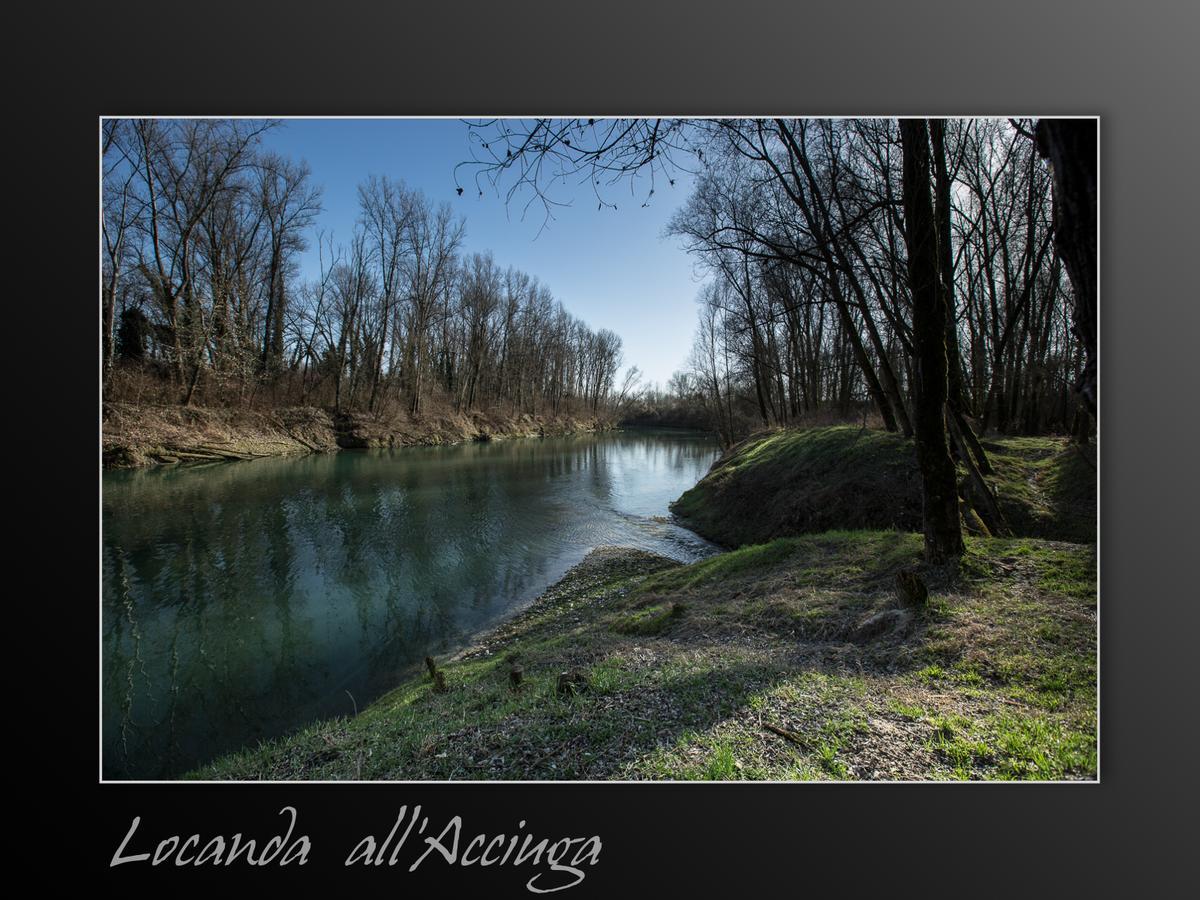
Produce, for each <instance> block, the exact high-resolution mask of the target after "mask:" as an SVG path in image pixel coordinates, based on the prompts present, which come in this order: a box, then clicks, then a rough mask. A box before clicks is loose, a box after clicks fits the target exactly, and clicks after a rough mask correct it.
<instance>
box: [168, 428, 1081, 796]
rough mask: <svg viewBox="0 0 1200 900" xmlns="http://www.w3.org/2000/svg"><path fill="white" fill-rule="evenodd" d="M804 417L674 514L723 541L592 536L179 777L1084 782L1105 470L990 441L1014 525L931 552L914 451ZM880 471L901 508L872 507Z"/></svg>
mask: <svg viewBox="0 0 1200 900" xmlns="http://www.w3.org/2000/svg"><path fill="white" fill-rule="evenodd" d="M810 431H811V432H812V433H804V432H788V431H780V432H773V433H771V434H768V435H760V436H757V437H756V438H753V439H751V440H749V441H746V442H744V443H743V444H741V445H739V446H738V447H736V448H734V449H733V450H732V451H731V452H730V453H728V454H726V456H725V457H723V459H722V460H721V461H720V462H719V463H718V464H717V465H715V466H714V467H713V470H712V472H711V473H710V474H709V476H707V477H706V478H705V479H704V480H703V481H702V482H701V483H700V485H698V486H697V488H695V489H693V490H692V491H689V492H688V493H687V494H685V495H684V498H681V500H680V501H679V502H677V503H676V504H675V511H676V513H677V514H683V513H686V514H687V517H685V522H686V523H688V524H693V523H695V527H697V530H698V531H699V532H700V533H701V534H705V533H707V535H708V536H711V537H717V538H723V539H724V540H723V541H722V542H723V543H725V545H726V546H729V547H732V548H733V549H729V550H727V551H725V552H723V553H720V554H717V555H715V556H712V557H710V558H708V559H705V560H702V561H700V562H696V563H693V564H691V565H680V564H679V563H676V562H674V561H671V560H668V559H665V558H663V557H659V556H655V555H653V554H648V553H644V552H641V551H637V550H631V549H628V548H600V549H597V550H596V551H594V552H593V553H592V554H591V555H589V556H588V557H587V559H585V560H584V562H583V563H581V564H580V565H579V566H577V567H576V568H574V569H572V570H571V571H570V572H569V573H568V574H567V575H566V576H565V577H564V578H563V579H562V580H560V581H559V582H558V583H557V584H555V585H553V586H551V587H550V588H549V589H548V590H547V591H546V592H545V593H544V594H543V595H542V596H541V597H540V598H538V599H537V600H536V601H535V602H534V603H533V604H532V605H531V606H529V607H527V608H526V609H525V610H524V611H523V612H521V613H520V614H518V615H517V616H515V617H513V618H512V619H510V620H509V621H507V622H506V623H504V624H502V625H500V626H498V627H497V628H495V629H493V630H492V631H490V632H488V633H486V634H484V635H482V636H481V637H479V638H478V639H477V640H476V641H475V642H474V643H473V644H472V645H471V646H470V647H468V648H466V649H464V650H462V651H460V652H458V653H456V654H454V655H452V656H450V657H448V658H441V659H436V660H429V661H428V665H427V667H426V668H424V669H423V670H421V671H420V672H414V673H413V674H412V677H410V678H408V679H407V680H405V681H404V682H403V683H402V684H400V685H399V686H398V687H397V688H396V689H395V690H394V691H392V692H391V693H389V694H387V695H385V696H384V697H382V698H381V699H379V700H378V701H376V702H375V703H373V704H372V705H371V706H370V707H369V708H367V709H365V710H364V711H363V712H362V713H361V714H360V715H358V716H355V717H353V718H340V719H335V720H329V721H323V722H318V723H315V724H313V725H311V726H309V727H307V728H305V729H303V730H302V731H300V732H298V733H296V734H294V735H291V736H289V737H285V738H282V739H278V740H274V741H270V742H267V743H263V744H261V745H259V746H257V747H252V748H246V749H245V750H243V751H242V752H240V753H236V754H233V755H230V756H226V757H224V758H222V759H219V760H216V761H215V762H213V763H211V764H209V765H208V766H205V767H203V768H201V769H199V770H197V771H195V772H193V773H191V774H190V776H189V777H193V778H195V777H199V778H207V779H252V780H261V779H313V778H315V779H363V780H374V779H681V780H689V779H714V780H737V779H773V780H790V779H814V780H824V779H838V780H841V779H876V780H878V779H883V780H923V779H938V780H941V779H1056V780H1075V779H1094V778H1095V777H1096V776H1097V744H1096V734H1097V710H1096V697H1097V681H1096V673H1097V669H1096V656H1097V643H1096V635H1097V620H1096V613H1097V603H1096V601H1097V597H1096V553H1095V540H1094V536H1095V530H1094V526H1095V490H1094V486H1095V476H1094V468H1093V467H1094V461H1089V460H1086V459H1085V460H1084V461H1083V462H1082V463H1081V464H1080V466H1076V465H1075V463H1073V462H1071V461H1070V460H1071V457H1070V455H1069V454H1074V453H1075V452H1076V451H1075V450H1074V449H1073V448H1071V447H1069V446H1068V445H1067V442H1066V441H1061V440H1056V439H1052V438H1039V439H1028V438H1017V439H1008V438H997V439H993V440H992V445H993V447H994V448H995V449H993V451H992V453H993V456H994V457H995V458H996V469H997V471H998V472H1000V473H1002V474H1001V475H999V476H998V477H997V478H996V480H995V485H994V489H995V491H996V494H997V496H999V497H1002V498H1004V501H1005V503H1006V504H1007V505H1006V506H1005V519H1006V522H1007V524H1008V526H1009V528H1010V530H1011V532H1012V533H1011V534H1008V535H1006V536H1003V537H997V536H990V535H985V534H969V535H968V537H967V538H966V542H967V550H966V553H965V555H964V556H963V558H962V560H961V561H960V562H959V564H958V565H956V566H931V565H928V564H926V563H924V562H923V559H922V540H921V535H920V534H918V533H914V532H913V531H912V530H910V529H908V528H906V527H905V526H908V525H910V522H909V520H907V519H906V518H904V517H905V516H906V515H909V513H907V512H905V511H904V510H905V509H906V504H907V501H906V500H905V490H906V488H905V487H904V481H905V478H906V477H907V476H905V475H904V473H905V472H906V471H907V469H906V467H907V466H908V465H909V463H908V462H907V461H906V460H907V456H910V455H911V454H912V447H911V445H910V444H903V443H896V444H895V445H893V442H891V440H890V439H885V440H881V439H880V435H879V434H870V433H869V434H859V435H858V437H857V438H856V441H857V443H856V444H855V445H853V446H849V445H845V446H842V445H843V444H845V442H847V441H849V440H850V438H851V435H850V434H848V433H847V431H849V432H853V431H856V429H849V430H843V429H813V430H810ZM835 448H839V449H837V452H836V453H835V452H833V451H834V449H835ZM1080 452H1082V453H1084V454H1086V453H1087V452H1088V451H1086V450H1082V451H1080ZM837 459H840V460H841V461H842V465H841V467H840V468H839V466H838V465H836V464H835V461H836V460H837ZM1089 463H1090V466H1089ZM839 471H840V473H841V474H840V475H839V474H838V473H839ZM881 472H882V473H890V474H888V475H887V476H886V477H887V479H888V480H889V481H890V482H891V484H892V487H891V489H890V490H888V491H887V492H884V493H883V494H882V495H881V496H880V497H879V498H877V500H878V503H879V504H880V505H879V506H878V510H884V509H885V508H886V507H887V506H888V505H892V506H896V510H898V511H893V512H892V513H891V518H890V519H888V520H887V521H883V520H878V519H875V518H873V517H874V516H876V515H880V514H883V513H881V512H878V511H877V510H876V511H872V508H868V509H867V511H866V512H864V511H863V509H864V507H863V501H864V498H865V497H866V496H867V495H869V494H870V493H871V491H872V490H874V489H873V488H872V487H871V485H870V480H871V478H874V477H876V476H877V475H878V473H881ZM1088 472H1091V475H1090V476H1089V475H1088V474H1087V473H1088ZM864 473H865V474H864ZM872 473H875V474H872ZM785 474H786V476H787V477H786V480H784V478H783V476H784V475H785ZM768 479H769V481H768ZM818 479H822V481H821V482H820V484H819V485H818V484H817V481H818ZM864 479H865V480H864ZM768 483H771V484H774V486H775V490H776V494H777V495H778V496H776V499H775V501H774V505H770V504H766V503H765V501H764V498H765V497H767V496H768V495H769V492H768V491H767V490H766V485H767V484H768ZM806 483H808V484H809V487H808V488H804V487H803V485H805V484H806ZM1089 485H1090V486H1091V490H1090V491H1089V490H1088V486H1089ZM796 486H800V487H796ZM793 490H796V491H799V493H795V494H789V491H793ZM821 491H824V492H825V493H823V494H822V493H820V492H821ZM814 492H816V493H814ZM831 492H832V493H831ZM1089 498H1090V513H1089V506H1088V500H1089ZM897 504H898V505H897ZM818 507H819V508H821V509H823V510H826V513H825V514H824V515H815V514H813V513H812V512H811V511H812V510H815V509H817V508H818ZM781 510H790V512H788V513H784V512H781ZM806 510H808V511H809V512H807V513H806ZM838 510H841V511H843V513H844V515H845V516H849V515H850V514H851V511H855V510H857V511H858V512H857V513H855V514H857V515H859V516H863V517H864V518H862V519H861V520H860V521H853V522H852V523H850V521H849V520H847V522H845V523H842V525H841V527H839V523H838V522H837V521H836V520H835V519H836V514H837V511H838ZM917 515H918V516H919V508H918V511H917ZM1089 515H1090V517H1091V519H1090V521H1091V530H1090V531H1089V530H1088V529H1087V527H1086V523H1087V521H1088V517H1089ZM705 516H707V517H708V518H707V519H706V518H705ZM830 516H834V517H835V518H834V519H831V518H829V517H830ZM751 522H758V523H759V524H758V525H757V526H755V527H756V528H758V529H759V531H754V530H753V529H752V530H749V531H746V530H739V529H746V528H747V527H748V525H747V523H751ZM722 523H723V524H722ZM851 525H852V526H853V527H851ZM847 529H849V530H847ZM1022 532H1024V533H1022ZM1064 538H1065V539H1064ZM914 584H917V585H919V588H920V589H919V590H914V589H913V585H914Z"/></svg>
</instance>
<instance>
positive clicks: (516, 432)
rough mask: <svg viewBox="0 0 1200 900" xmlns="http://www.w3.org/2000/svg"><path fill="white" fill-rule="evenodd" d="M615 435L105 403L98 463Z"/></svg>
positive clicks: (478, 415)
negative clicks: (567, 436)
mask: <svg viewBox="0 0 1200 900" xmlns="http://www.w3.org/2000/svg"><path fill="white" fill-rule="evenodd" d="M617 427H618V424H617V421H616V420H615V419H614V418H612V417H609V416H603V415H597V416H584V417H575V416H533V415H529V414H521V415H511V414H504V413H496V412H471V413H460V414H446V415H430V416H422V417H407V416H404V417H396V418H391V419H375V418H373V417H371V416H368V415H364V414H361V413H340V414H338V413H333V412H331V411H330V410H327V409H321V408H316V407H285V408H279V409H271V410H245V409H218V408H209V407H188V406H151V405H143V404H131V403H116V402H106V403H104V404H103V406H102V411H101V458H102V462H103V467H104V468H105V469H133V468H147V467H151V466H159V465H176V464H181V463H194V462H219V461H233V460H248V459H260V458H264V457H278V456H291V455H303V454H309V453H335V452H337V451H339V450H359V449H371V448H384V449H386V448H396V447H415V446H437V445H445V444H460V443H470V442H479V441H491V440H504V439H510V438H523V437H551V436H557V435H568V434H585V433H594V432H601V431H610V430H614V429H615V428H617Z"/></svg>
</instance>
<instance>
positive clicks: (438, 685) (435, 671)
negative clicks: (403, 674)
mask: <svg viewBox="0 0 1200 900" xmlns="http://www.w3.org/2000/svg"><path fill="white" fill-rule="evenodd" d="M425 667H426V668H427V669H429V677H430V678H432V679H433V689H434V691H435V692H437V693H439V694H444V693H446V676H445V675H444V674H443V673H442V670H441V669H439V668H438V667H437V663H435V662H434V661H433V657H432V656H427V657H425Z"/></svg>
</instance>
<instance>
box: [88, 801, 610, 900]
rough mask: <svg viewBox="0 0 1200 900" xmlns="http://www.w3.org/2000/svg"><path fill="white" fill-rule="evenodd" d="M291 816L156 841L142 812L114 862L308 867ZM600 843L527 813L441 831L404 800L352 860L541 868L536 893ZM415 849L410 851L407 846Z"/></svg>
mask: <svg viewBox="0 0 1200 900" xmlns="http://www.w3.org/2000/svg"><path fill="white" fill-rule="evenodd" d="M279 815H280V816H284V817H286V820H287V830H286V831H285V832H284V833H283V834H277V835H275V836H274V837H271V838H269V839H267V840H266V841H264V842H262V843H259V842H258V841H256V840H254V839H252V838H245V837H243V835H242V834H241V832H239V833H237V834H234V835H233V836H231V837H229V838H225V837H223V836H221V835H215V836H213V837H209V838H204V837H202V836H201V835H199V834H192V835H189V836H187V837H182V836H180V835H177V834H176V835H171V836H170V837H167V838H164V839H162V840H160V841H158V842H157V844H153V843H152V840H153V839H150V840H147V839H146V838H144V837H140V836H139V835H138V833H137V832H138V829H139V827H140V826H141V822H142V819H141V816H135V817H134V819H133V821H132V822H131V823H130V825H129V831H128V832H126V834H125V839H124V840H122V841H121V845H120V846H119V847H118V848H117V851H116V853H114V854H113V857H112V861H111V862H110V863H109V866H110V867H112V866H120V865H125V864H126V863H146V864H149V865H151V866H162V865H168V866H206V865H208V866H232V865H234V864H235V863H236V864H238V865H250V866H270V865H278V866H287V865H299V866H303V865H305V864H306V863H307V862H308V856H309V853H310V852H311V851H312V841H311V840H310V839H309V837H308V835H306V834H296V820H297V813H296V809H295V807H292V806H285V807H284V808H283V809H281V810H280V811H279ZM601 846H602V845H601V842H600V838H599V836H598V835H592V836H591V837H576V838H569V837H562V838H558V839H551V838H540V839H539V838H536V837H535V835H533V834H530V833H528V832H526V831H525V820H524V819H522V820H521V821H520V822H519V823H518V825H517V830H516V833H513V834H495V835H488V834H475V835H464V834H463V821H462V817H461V816H452V817H451V818H450V819H449V820H448V821H447V822H446V824H445V826H444V827H443V828H442V829H441V830H440V831H438V832H437V833H436V835H435V833H434V829H432V828H430V819H429V816H427V815H422V813H421V807H420V806H415V807H413V808H412V809H411V810H410V809H409V808H408V806H407V805H404V806H401V807H400V811H399V814H398V815H397V816H396V822H395V824H394V825H392V828H391V831H389V832H388V833H387V835H386V836H385V837H384V838H383V839H382V840H378V839H377V838H376V836H375V835H367V836H366V837H364V838H363V839H362V840H361V841H359V842H358V843H357V844H356V845H355V846H354V848H353V849H352V850H351V851H350V852H349V853H348V854H347V855H346V858H345V865H346V866H397V865H403V864H404V863H406V862H408V861H409V860H412V861H411V863H410V864H409V866H408V871H409V872H415V871H416V870H417V869H418V868H419V867H420V866H421V865H422V864H423V863H425V861H426V860H430V859H432V861H434V862H436V861H437V860H441V861H442V862H443V863H445V864H446V865H450V866H480V867H487V866H529V867H530V868H536V869H538V870H539V871H537V872H536V873H534V874H533V876H532V877H531V878H530V879H529V880H528V881H527V882H526V883H525V886H526V887H527V888H528V889H529V890H530V891H532V892H533V893H535V894H549V893H553V892H555V891H561V890H565V889H567V888H571V887H574V886H575V885H577V884H579V883H580V882H582V881H583V879H584V877H585V875H586V873H585V871H584V867H585V866H594V865H596V864H597V863H598V862H599V861H600V850H601ZM406 847H407V848H408V849H407V850H406V849H405V848H406Z"/></svg>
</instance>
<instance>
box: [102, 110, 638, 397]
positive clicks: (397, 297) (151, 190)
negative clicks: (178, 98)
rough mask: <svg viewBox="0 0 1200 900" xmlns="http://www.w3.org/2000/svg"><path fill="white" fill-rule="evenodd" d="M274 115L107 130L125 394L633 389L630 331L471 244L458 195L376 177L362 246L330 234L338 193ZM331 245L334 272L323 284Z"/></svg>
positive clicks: (109, 320) (107, 204)
mask: <svg viewBox="0 0 1200 900" xmlns="http://www.w3.org/2000/svg"><path fill="white" fill-rule="evenodd" d="M273 127H275V123H271V122H262V121H248V120H233V121H229V120H197V119H193V120H156V119H136V120H127V119H119V120H118V119H114V120H107V121H105V122H104V123H103V134H102V139H103V165H104V189H103V206H104V215H103V233H102V239H103V273H102V291H101V293H102V334H101V342H102V347H103V371H104V383H105V396H106V397H107V398H110V399H120V400H134V401H137V400H153V401H155V402H179V403H184V404H190V403H202V404H211V405H248V404H276V405H321V406H329V407H333V408H335V409H337V410H339V411H351V410H358V411H369V412H372V413H377V414H390V413H394V412H407V413H409V414H413V415H416V414H420V413H421V412H423V411H425V409H426V407H427V405H428V404H430V403H433V404H435V405H437V406H438V407H439V408H440V409H446V410H453V411H454V412H466V411H470V410H472V409H478V408H488V409H500V408H502V409H504V410H510V411H511V412H513V413H514V414H521V413H530V414H534V415H553V414H559V413H573V412H579V411H584V410H587V411H591V412H596V411H598V410H599V409H601V408H602V407H604V406H606V405H607V404H608V403H609V402H610V401H611V400H612V399H613V398H614V395H615V394H616V393H618V390H619V387H620V386H617V385H615V384H614V382H615V379H616V375H617V371H618V369H619V368H620V366H621V362H622V353H621V339H620V337H618V336H617V335H616V334H614V333H613V332H611V331H608V330H600V331H593V330H592V329H590V328H589V327H588V326H587V325H585V324H584V323H583V322H581V321H579V320H578V319H576V318H574V317H573V316H572V315H571V314H570V313H568V312H567V311H566V310H565V309H564V308H563V306H562V304H561V303H560V302H558V301H556V300H555V298H554V297H553V296H552V294H551V293H550V291H549V289H548V288H547V287H546V286H545V285H543V284H540V283H539V282H538V280H537V279H536V278H535V277H531V276H530V275H527V274H526V273H524V272H519V271H517V270H515V269H513V268H511V267H509V268H502V267H501V266H499V265H498V264H497V263H496V262H495V260H494V259H493V258H492V257H491V255H490V254H480V253H473V254H465V253H464V252H463V237H464V222H463V220H462V219H461V218H458V217H456V216H454V215H453V213H452V212H451V210H450V207H449V206H448V205H446V204H442V205H435V204H434V203H433V202H431V201H430V200H429V199H428V198H427V197H425V196H424V195H423V194H422V193H420V192H419V191H414V190H410V189H409V188H407V187H406V186H405V185H404V184H403V183H402V182H399V181H393V180H390V179H388V178H386V177H374V176H370V177H366V178H365V179H364V181H363V182H362V184H361V185H360V186H359V192H358V199H359V209H360V216H359V221H358V224H357V225H356V227H355V229H354V233H353V234H352V235H351V236H350V238H349V240H348V242H346V243H345V244H338V245H335V244H334V243H333V242H332V240H331V239H328V238H327V237H325V236H324V235H322V234H316V235H313V233H312V230H313V227H314V225H315V222H316V217H317V214H318V213H319V212H320V210H321V188H320V187H319V186H317V185H315V184H313V182H312V177H311V173H310V171H309V169H308V167H307V166H306V165H304V164H303V163H298V162H296V161H294V160H291V159H288V158H285V157H283V156H280V155H279V154H276V153H272V152H268V151H266V150H265V149H264V148H263V146H262V138H263V135H264V133H265V132H267V131H268V130H269V129H271V128H273ZM314 238H315V240H316V243H317V248H316V249H317V250H318V251H319V258H320V271H319V274H318V275H317V276H316V277H314V278H310V279H304V278H302V277H301V276H300V274H299V267H298V258H299V256H300V254H301V253H302V252H304V251H306V250H308V249H310V246H311V243H312V241H313V239H314ZM624 388H625V390H626V391H628V388H629V384H627V385H625V386H624Z"/></svg>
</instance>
